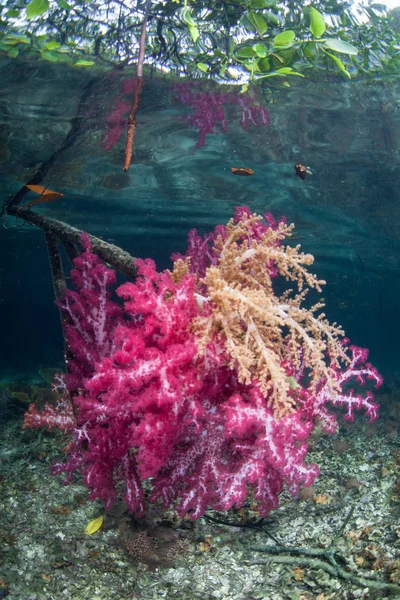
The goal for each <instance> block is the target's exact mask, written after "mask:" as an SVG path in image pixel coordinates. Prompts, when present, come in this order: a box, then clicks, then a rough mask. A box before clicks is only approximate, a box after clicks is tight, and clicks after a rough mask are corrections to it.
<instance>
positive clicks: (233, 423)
mask: <svg viewBox="0 0 400 600" xmlns="http://www.w3.org/2000/svg"><path fill="white" fill-rule="evenodd" d="M246 215H248V209H247V208H246V207H241V208H239V209H238V210H237V212H236V217H235V218H236V220H238V221H240V219H241V218H244V217H245V216H246ZM266 220H267V224H262V223H259V224H258V225H257V226H255V227H254V228H253V229H252V230H251V232H250V234H249V235H250V237H252V239H254V240H257V239H260V238H262V236H263V234H264V233H265V232H266V231H267V230H268V228H269V227H272V228H275V229H276V228H277V227H278V223H277V222H276V221H274V220H273V219H272V217H271V216H270V215H266ZM225 234H226V230H225V228H224V227H222V226H220V227H219V228H218V229H216V230H215V231H214V233H213V234H211V235H210V236H205V237H203V238H200V237H199V236H198V235H197V232H195V231H193V232H192V233H191V237H190V240H191V243H190V247H189V251H188V255H187V256H189V257H190V258H191V261H192V262H191V265H192V271H191V272H188V273H187V274H186V275H184V276H182V277H181V278H180V280H179V281H176V277H175V276H174V274H171V273H170V272H169V271H164V272H162V273H159V272H157V270H156V268H155V264H154V262H153V261H152V260H137V261H136V266H137V269H138V277H137V279H136V280H135V281H134V282H127V283H124V284H123V285H121V286H120V287H119V288H118V289H117V290H116V292H113V288H114V287H115V284H116V276H115V273H114V272H113V271H112V270H111V269H109V268H107V267H106V266H105V265H104V264H103V263H102V262H101V261H100V259H99V258H98V257H97V256H96V255H95V254H94V253H93V252H92V248H91V244H90V241H89V238H88V237H87V236H83V238H82V244H83V248H84V251H83V253H82V254H81V255H80V256H79V257H78V258H77V259H75V261H74V262H75V264H74V269H73V271H72V279H73V283H74V286H75V290H69V291H68V292H67V293H66V295H65V298H64V299H63V301H62V302H60V303H59V308H60V310H61V313H62V316H63V319H64V323H65V336H66V340H67V346H68V348H67V356H68V365H67V366H68V376H60V377H58V380H57V381H58V386H59V387H58V389H59V391H60V400H59V402H58V404H57V405H55V406H53V405H46V406H45V407H44V409H43V410H42V411H39V410H38V409H37V407H36V406H35V405H31V406H30V407H29V410H28V412H27V413H26V416H25V423H24V426H25V427H39V426H47V427H58V428H59V429H61V430H63V431H64V432H65V433H67V434H70V435H71V441H70V443H69V445H68V447H67V452H68V456H67V459H66V462H64V463H57V464H56V465H54V467H53V471H54V473H66V475H67V478H66V482H68V481H70V480H71V478H72V477H73V476H74V474H75V473H76V471H80V472H81V473H82V475H83V478H84V481H85V483H86V485H87V486H88V488H89V489H90V490H91V498H92V499H93V498H99V499H101V500H102V501H104V503H105V505H106V506H110V505H111V504H112V503H113V502H114V501H115V499H116V498H117V491H116V490H117V484H118V482H122V483H123V485H124V489H125V499H126V502H127V504H128V506H129V509H130V510H131V511H132V512H134V513H136V514H137V515H142V514H143V512H144V510H145V499H144V492H143V482H144V481H146V480H149V479H150V478H151V485H152V493H151V495H150V498H149V501H151V502H156V501H161V502H162V503H163V505H164V506H165V507H169V506H171V505H172V506H175V507H176V509H177V510H178V512H179V513H180V514H182V515H183V514H185V513H189V514H190V516H191V518H192V519H197V518H198V517H200V516H201V515H202V514H203V513H204V511H205V510H206V508H207V507H210V508H214V509H217V510H228V509H229V508H231V507H232V506H237V507H239V506H241V505H243V503H244V501H245V498H246V496H247V494H248V492H249V490H250V489H251V490H252V495H253V498H254V500H255V502H256V503H257V506H258V510H259V512H260V514H261V515H267V514H268V512H269V511H270V510H272V509H273V508H276V507H277V505H278V495H279V493H280V491H281V490H282V488H283V486H284V485H286V486H287V488H288V489H289V491H290V492H291V493H296V492H297V491H298V490H299V488H300V487H301V486H303V485H304V486H308V485H311V484H312V482H313V481H314V479H315V477H317V476H318V467H317V466H316V465H314V464H307V462H306V460H305V459H306V457H307V452H308V445H307V440H308V438H309V435H310V433H311V431H312V430H313V428H314V426H315V424H316V423H317V422H320V423H322V426H323V427H324V428H325V429H326V430H327V431H328V432H330V433H333V432H334V431H335V429H336V416H335V414H333V413H332V412H331V411H330V410H329V409H328V406H329V404H332V403H333V404H335V405H337V406H340V407H344V408H345V409H346V414H345V418H346V419H348V420H352V419H353V418H354V411H355V410H359V409H364V411H365V412H366V415H367V417H368V418H369V420H370V421H372V420H374V419H375V418H376V417H377V405H376V404H375V403H374V402H373V400H372V394H371V392H368V393H367V394H366V395H364V396H361V395H360V394H356V393H355V392H354V391H352V390H351V389H349V382H350V381H355V382H358V383H359V384H364V383H365V382H366V380H368V379H370V380H372V381H373V382H374V384H375V386H376V387H377V386H379V385H380V384H381V382H382V380H381V378H380V376H379V375H378V373H377V371H376V370H375V369H374V368H373V367H372V366H371V365H370V364H369V363H367V362H366V361H367V352H366V351H365V350H362V349H359V348H357V347H355V346H348V340H343V346H344V347H345V348H347V349H348V352H349V354H350V361H349V363H348V365H347V367H346V368H345V369H342V370H340V369H339V368H337V367H332V369H333V371H334V372H335V378H336V382H337V384H338V386H339V388H340V390H341V392H340V393H338V394H336V396H335V397H334V398H333V397H332V395H331V393H330V391H329V389H328V386H327V384H326V381H324V380H321V381H320V382H319V384H318V386H317V387H316V388H314V389H313V391H312V392H311V390H310V389H309V388H308V384H307V372H306V371H305V369H304V367H303V365H302V361H301V357H300V360H299V361H298V363H297V365H296V368H295V367H294V366H293V365H290V364H286V365H283V366H284V368H285V370H286V373H287V376H288V377H290V378H292V380H293V387H292V389H291V392H290V393H291V394H292V395H293V398H295V400H296V408H295V409H294V410H293V411H292V412H291V413H290V414H288V415H286V416H284V417H281V418H277V417H276V416H275V415H274V413H273V411H272V409H271V408H270V407H269V405H268V398H265V397H264V395H263V394H262V393H261V391H260V389H259V387H258V384H257V381H252V382H251V383H250V384H249V385H244V384H241V383H239V380H238V373H237V371H236V369H234V368H229V367H228V366H227V365H228V364H229V362H230V361H229V357H228V356H227V355H226V349H225V345H224V344H223V342H222V340H221V339H220V338H219V336H214V337H211V338H210V339H209V341H208V343H207V345H206V347H205V348H204V349H203V352H202V353H199V351H198V346H197V339H196V337H195V335H194V333H193V331H194V329H193V327H192V324H193V321H194V319H196V317H198V316H199V314H200V312H201V309H200V308H199V306H198V303H197V300H198V296H199V294H198V292H197V291H196V290H198V286H199V277H201V276H202V274H204V272H205V270H206V269H207V267H208V266H209V265H210V264H215V262H216V261H218V256H217V254H216V253H215V252H214V251H213V244H214V243H215V241H216V239H217V238H218V236H221V237H222V239H224V236H225ZM277 243H280V242H279V240H278V242H277ZM266 268H267V269H269V270H270V273H271V276H274V277H276V276H277V274H278V272H277V271H276V269H275V267H274V265H273V264H267V265H266ZM205 292H207V290H205ZM205 310H208V311H212V307H210V306H208V307H207V308H206V309H205ZM204 314H205V312H204V310H203V312H202V315H203V316H204ZM288 343H289V342H288ZM327 361H328V362H329V357H327Z"/></svg>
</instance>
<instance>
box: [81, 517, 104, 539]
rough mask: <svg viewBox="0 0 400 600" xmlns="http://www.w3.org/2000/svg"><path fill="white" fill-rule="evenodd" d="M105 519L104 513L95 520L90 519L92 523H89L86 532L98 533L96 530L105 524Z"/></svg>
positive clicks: (90, 533) (89, 533) (88, 533)
mask: <svg viewBox="0 0 400 600" xmlns="http://www.w3.org/2000/svg"><path fill="white" fill-rule="evenodd" d="M103 521H104V517H103V515H101V516H100V517H97V519H93V521H90V523H88V524H87V526H86V529H85V533H87V535H92V534H93V533H96V531H98V530H99V529H100V527H101V526H102V525H103Z"/></svg>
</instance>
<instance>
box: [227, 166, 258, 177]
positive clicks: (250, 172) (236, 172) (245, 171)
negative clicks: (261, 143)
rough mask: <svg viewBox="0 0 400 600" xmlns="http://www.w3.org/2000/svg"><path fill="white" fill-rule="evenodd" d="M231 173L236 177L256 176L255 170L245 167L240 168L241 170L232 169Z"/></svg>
mask: <svg viewBox="0 0 400 600" xmlns="http://www.w3.org/2000/svg"><path fill="white" fill-rule="evenodd" d="M231 171H232V173H233V174H234V175H244V176H249V175H254V171H253V169H247V168H245V167H240V168H235V167H232V168H231Z"/></svg>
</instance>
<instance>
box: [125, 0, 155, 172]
mask: <svg viewBox="0 0 400 600" xmlns="http://www.w3.org/2000/svg"><path fill="white" fill-rule="evenodd" d="M150 4H151V0H147V1H146V7H145V11H144V17H143V22H142V29H141V32H140V42H139V56H138V62H137V67H136V76H137V87H136V90H135V95H134V98H133V104H132V108H131V112H130V113H129V118H128V131H127V137H126V146H125V161H124V171H125V172H126V171H127V170H128V169H129V167H130V164H131V161H132V150H133V142H134V138H135V128H136V113H137V111H138V108H139V104H140V95H141V93H142V88H143V63H144V57H145V48H146V28H147V19H148V18H149V11H150Z"/></svg>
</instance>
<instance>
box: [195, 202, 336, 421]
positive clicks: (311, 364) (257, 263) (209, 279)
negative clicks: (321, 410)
mask: <svg viewBox="0 0 400 600" xmlns="http://www.w3.org/2000/svg"><path fill="white" fill-rule="evenodd" d="M261 219H262V217H260V216H258V215H251V216H250V217H249V216H247V215H246V214H244V215H243V216H242V218H241V220H240V221H239V222H238V223H235V222H234V221H233V220H231V221H229V223H228V225H227V235H226V237H224V239H223V238H222V237H219V238H218V240H217V242H216V244H215V252H216V253H217V256H219V261H218V263H217V264H216V265H213V266H210V267H209V268H208V269H207V271H206V274H205V277H204V278H203V279H202V280H201V282H200V283H201V285H202V289H203V288H204V289H206V290H207V294H206V298H204V297H203V296H200V295H199V299H200V300H201V302H202V304H203V305H204V302H206V303H207V305H208V306H209V310H206V311H205V313H204V316H202V317H199V318H197V319H196V321H195V323H194V327H195V330H196V332H197V334H198V339H199V347H200V351H203V350H204V348H205V346H206V344H207V342H208V341H209V340H210V339H211V337H213V336H214V335H215V334H218V335H220V337H221V338H222V340H223V341H224V343H225V347H226V350H227V354H228V356H229V357H230V366H231V367H232V368H233V367H234V368H236V369H237V371H238V374H239V379H240V381H241V382H242V383H246V384H248V383H250V381H254V380H257V381H258V382H259V385H260V388H261V390H262V392H263V393H264V394H265V396H266V398H267V402H268V405H269V406H271V407H272V408H273V410H274V413H275V414H276V416H278V417H280V416H283V415H285V414H287V413H289V412H290V411H291V410H292V408H293V407H294V403H295V400H294V399H293V397H291V396H290V395H289V390H290V389H291V386H293V382H292V381H291V378H290V377H288V373H287V371H286V370H285V368H284V365H285V364H289V365H292V366H293V367H295V368H296V369H300V368H301V367H302V366H304V367H305V368H306V369H307V370H308V373H309V377H310V386H311V389H313V388H315V386H316V385H317V383H318V382H319V381H321V380H324V381H325V380H326V381H327V382H328V386H330V387H331V390H332V393H334V392H335V381H334V377H333V372H332V370H331V369H332V367H334V366H335V365H338V364H339V363H340V362H341V361H343V362H345V361H346V360H347V357H346V355H345V353H344V352H343V350H342V346H341V343H340V341H339V337H340V336H342V335H343V331H342V330H341V328H340V327H339V326H338V325H336V324H332V325H331V324H330V323H329V322H328V321H327V320H326V319H325V315H324V314H323V313H322V314H319V315H318V314H317V311H319V309H320V308H321V307H322V306H323V304H321V303H318V304H315V305H314V306H312V307H311V308H305V307H303V302H304V298H305V296H306V293H307V291H308V289H309V288H314V289H316V290H317V291H318V292H320V291H321V286H322V285H323V284H324V283H325V282H324V281H322V280H319V279H318V278H317V277H316V276H315V275H313V274H312V273H310V272H309V271H308V270H307V267H309V266H310V265H312V263H313V262H314V257H313V256H312V255H311V254H304V253H303V252H301V251H300V246H299V245H298V246H295V247H290V246H285V245H283V244H282V243H281V242H282V241H283V240H284V239H285V238H288V237H290V236H291V233H292V230H293V227H294V226H293V225H286V224H284V223H280V224H279V225H278V226H277V228H276V229H273V228H268V229H267V230H266V232H265V233H264V234H262V235H261V236H259V238H258V239H255V236H254V235H252V234H253V228H254V225H256V224H257V222H258V221H260V220H261ZM271 269H275V270H276V271H277V273H278V274H279V275H281V276H282V277H284V278H285V279H286V280H287V281H290V282H294V283H295V285H296V288H297V289H296V290H288V291H286V292H285V293H284V294H282V295H281V296H277V295H276V294H275V292H274V289H273V280H272V278H271V272H272V271H271ZM327 356H329V361H328V360H327ZM328 362H329V365H328Z"/></svg>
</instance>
